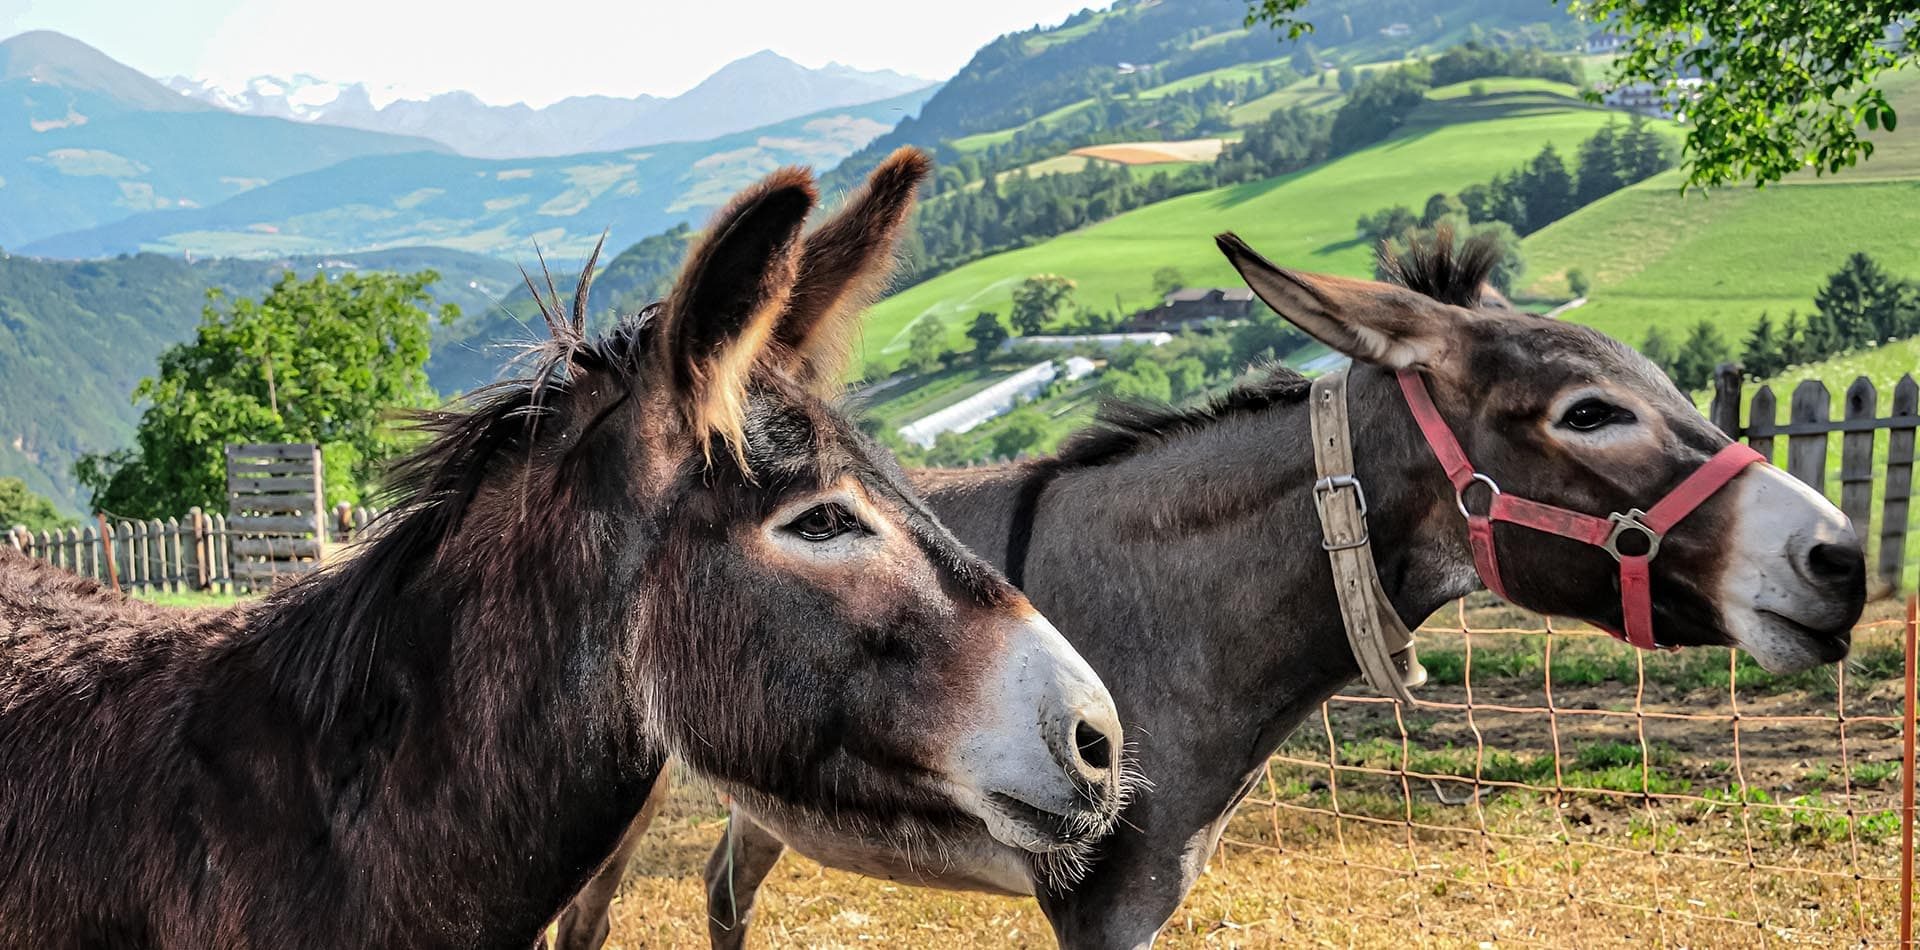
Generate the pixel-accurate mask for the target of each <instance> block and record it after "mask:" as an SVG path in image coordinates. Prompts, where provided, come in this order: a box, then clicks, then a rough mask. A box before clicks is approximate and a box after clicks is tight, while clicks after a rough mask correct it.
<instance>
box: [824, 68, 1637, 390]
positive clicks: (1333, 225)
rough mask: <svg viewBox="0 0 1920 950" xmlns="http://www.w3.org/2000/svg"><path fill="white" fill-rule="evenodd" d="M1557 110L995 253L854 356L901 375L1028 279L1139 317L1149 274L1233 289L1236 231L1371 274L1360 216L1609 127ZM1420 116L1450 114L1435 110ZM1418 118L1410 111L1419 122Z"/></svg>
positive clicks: (885, 325) (1322, 264)
mask: <svg viewBox="0 0 1920 950" xmlns="http://www.w3.org/2000/svg"><path fill="white" fill-rule="evenodd" d="M1557 101H1558V102H1559V103H1560V108H1559V109H1558V111H1551V112H1546V113H1540V112H1538V111H1536V107H1537V105H1538V104H1537V103H1535V102H1533V101H1532V100H1531V99H1528V100H1524V106H1521V107H1518V108H1521V109H1522V110H1523V111H1524V113H1525V114H1520V115H1513V116H1510V117H1507V118H1486V119H1483V120H1482V121H1477V122H1472V123H1468V124H1463V125H1451V126H1445V127H1432V128H1425V129H1423V130H1422V131H1417V132H1414V133H1412V134H1408V135H1402V136H1398V137H1395V138H1393V139H1390V140H1388V141H1386V142H1382V143H1380V144H1378V145H1375V146H1372V147H1370V148H1367V149H1364V150H1362V151H1360V152H1357V153H1355V154H1353V155H1350V156H1347V157H1345V158H1342V159H1340V160H1338V161H1334V162H1329V163H1326V164H1324V165H1320V166H1317V167H1314V168H1310V169H1307V170H1305V171H1302V172H1298V173H1296V174H1293V175H1288V176H1284V177H1281V178H1275V179H1270V180H1267V181H1261V182H1254V183H1249V184H1244V185H1235V186H1231V187H1226V188H1217V189H1213V190H1210V191H1203V192H1199V193H1196V194H1191V195H1184V196H1181V197H1178V198H1174V199H1171V200H1168V201H1163V202H1160V203H1158V204H1154V205H1149V206H1147V207H1145V208H1140V209H1138V210H1135V211H1132V212H1130V213H1128V214H1124V215H1120V216H1118V217H1116V218H1112V219H1109V220H1107V221H1103V222H1101V223H1099V224H1096V225H1093V226H1090V227H1087V228H1083V229H1081V230H1079V231H1075V232H1072V233H1069V234H1064V235H1061V236H1060V237H1057V238H1054V239H1052V240H1050V241H1047V242H1044V243H1042V244H1038V245H1034V246H1032V247H1027V248H1022V249H1019V250H1015V251H1009V252H1006V253H1003V254H996V255H993V256H991V257H987V258H983V259H981V260H979V261H975V262H973V263H971V264H968V265H966V266H965V267H961V268H958V269H956V270H953V271H950V272H948V273H946V274H942V275H940V276H939V277H936V278H934V279H932V280H929V281H926V282H925V283H922V284H919V285H916V286H913V287H910V288H907V289H906V290H904V291H902V292H900V293H898V294H895V295H894V296H892V297H889V298H888V299H886V300H884V301H882V302H881V303H879V304H878V305H876V306H875V307H874V308H873V309H872V311H871V312H870V313H869V315H868V317H867V322H866V326H865V331H864V338H863V343H862V351H861V352H862V357H863V359H864V360H865V364H866V369H867V371H868V373H869V374H878V373H881V372H884V371H886V370H887V369H890V368H891V367H893V366H895V365H897V364H898V363H899V361H900V359H901V358H902V357H903V356H904V355H905V353H906V329H907V327H908V326H910V325H911V324H912V323H913V322H914V321H915V320H918V319H919V318H920V317H921V316H923V315H927V314H932V315H933V316H935V317H937V318H938V319H940V320H941V321H943V322H944V323H945V324H946V325H947V327H948V332H949V336H950V339H951V341H952V345H954V346H956V347H962V346H964V344H965V341H964V338H963V336H962V331H963V330H964V328H965V326H966V325H967V324H968V323H970V322H971V321H972V319H973V316H974V314H975V313H977V312H979V311H982V310H990V311H994V312H996V313H1000V314H1005V313H1007V312H1008V311H1009V309H1010V308H1011V306H1012V292H1013V288H1014V287H1015V286H1016V285H1017V284H1019V283H1020V281H1022V280H1024V279H1025V278H1027V277H1029V276H1032V275H1034V274H1047V273H1053V274H1064V275H1066V276H1068V277H1071V278H1073V279H1074V280H1075V281H1077V282H1078V284H1079V291H1078V298H1079V300H1080V301H1081V302H1082V303H1083V304H1085V305H1088V306H1094V307H1103V308H1104V307H1108V306H1119V307H1121V308H1123V309H1124V308H1134V307H1140V306H1144V305H1146V304H1147V303H1149V302H1150V301H1151V300H1152V299H1153V297H1154V295H1153V291H1152V287H1151V283H1150V281H1149V279H1148V278H1149V275H1151V274H1152V273H1153V271H1154V270H1155V269H1157V268H1160V267H1166V266H1171V267H1176V268H1179V270H1180V271H1181V273H1182V275H1183V276H1184V277H1185V278H1186V280H1187V281H1188V282H1189V283H1190V284H1191V285H1194V286H1208V285H1219V286H1234V285H1236V284H1238V282H1239V278H1238V277H1237V276H1236V275H1235V274H1234V272H1233V269H1232V268H1231V267H1230V266H1229V265H1228V264H1227V263H1226V260H1225V259H1224V258H1222V257H1221V256H1220V253H1219V251H1217V250H1215V248H1214V246H1213V240H1212V236H1213V234H1214V233H1215V232H1218V231H1223V230H1229V229H1230V230H1235V231H1238V232H1240V234H1241V235H1242V236H1244V237H1246V238H1247V239H1248V240H1249V241H1251V242H1252V243H1253V245H1254V246H1255V247H1257V248H1259V249H1260V250H1261V251H1262V252H1264V253H1266V254H1267V255H1268V256H1269V257H1271V258H1273V259H1274V260H1275V261H1277V262H1280V263H1283V264H1286V265H1289V266H1293V267H1301V268H1306V269H1309V270H1320V271H1331V272H1336V273H1365V272H1367V270H1368V269H1369V266H1370V265H1369V261H1370V259H1371V254H1372V250H1371V248H1369V247H1368V246H1367V245H1366V243H1365V242H1363V241H1362V240H1360V239H1359V238H1358V237H1357V236H1356V235H1355V233H1354V219H1355V218H1356V217H1358V216H1359V215H1360V214H1363V213H1366V212H1370V211H1373V210H1375V209H1378V208H1381V207H1385V206H1387V205H1392V204H1407V205H1412V206H1418V205H1420V204H1422V203H1423V202H1425V201H1426V199H1427V196H1428V195H1431V194H1433V193H1434V192H1436V191H1454V190H1458V189H1460V188H1462V187H1464V186H1466V185H1469V184H1473V183H1474V182H1477V181H1484V180H1485V179H1487V178H1489V177H1491V176H1492V175H1494V174H1495V173H1498V172H1503V171H1506V170H1508V169H1511V168H1513V167H1514V166H1517V165H1519V164H1520V163H1522V162H1524V161H1526V160H1527V159H1528V158H1530V157H1532V155H1533V154H1534V153H1535V152H1537V151H1539V150H1540V147H1541V146H1542V145H1545V144H1546V143H1548V142H1552V143H1554V144H1556V145H1557V146H1558V147H1560V148H1561V150H1562V151H1568V150H1571V149H1573V148H1574V147H1575V146H1576V145H1577V144H1578V143H1579V142H1580V140H1582V139H1584V138H1586V137H1587V136H1589V135H1591V134H1593V132H1594V131H1595V130H1596V129H1598V128H1600V127H1601V126H1602V125H1605V124H1606V123H1607V122H1608V121H1609V120H1610V119H1612V118H1614V116H1613V114H1612V113H1609V112H1606V111H1603V110H1598V109H1593V108H1589V107H1587V106H1586V105H1585V104H1584V103H1581V102H1578V101H1576V100H1572V99H1567V98H1564V97H1557ZM1427 108H1433V109H1447V108H1457V106H1456V105H1455V104H1453V103H1447V102H1438V103H1433V104H1431V105H1430V106H1428V107H1427ZM1416 118H1418V113H1416Z"/></svg>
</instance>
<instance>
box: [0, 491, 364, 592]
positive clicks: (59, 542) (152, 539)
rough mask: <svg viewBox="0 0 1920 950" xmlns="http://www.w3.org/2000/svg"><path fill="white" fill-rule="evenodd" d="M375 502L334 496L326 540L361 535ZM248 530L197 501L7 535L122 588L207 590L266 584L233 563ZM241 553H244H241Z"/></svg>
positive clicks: (31, 552) (34, 552)
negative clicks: (170, 509)
mask: <svg viewBox="0 0 1920 950" xmlns="http://www.w3.org/2000/svg"><path fill="white" fill-rule="evenodd" d="M378 515H379V510H378V509H372V508H363V507H359V506H355V505H347V504H344V503H343V504H340V505H337V506H335V507H334V508H333V510H332V511H331V512H329V513H328V515H327V517H326V519H325V522H324V523H325V524H326V528H327V541H328V543H329V544H331V545H345V544H348V543H350V542H352V541H353V540H354V539H356V538H358V537H360V536H362V535H364V534H365V533H366V532H367V530H368V529H369V527H370V526H371V525H372V524H373V522H374V519H375V518H376V517H377V516H378ZM253 540H257V538H256V537H255V535H253V533H252V532H249V531H245V530H241V529H239V528H235V527H234V526H233V525H231V524H230V523H229V521H228V519H227V516H226V515H223V514H211V515H210V514H207V513H205V512H203V511H201V510H200V509H199V508H197V507H196V508H193V509H191V510H189V511H188V512H187V515H186V517H185V518H168V519H166V520H165V521H161V520H158V519H155V520H151V521H130V520H119V521H115V520H108V519H107V518H104V517H101V518H96V519H95V521H94V523H92V524H86V525H82V526H80V527H76V528H67V529H64V530H59V531H38V532H36V531H29V530H27V529H26V528H24V527H19V526H15V527H13V528H11V529H10V530H8V532H7V541H8V542H9V543H10V544H11V545H12V546H13V547H14V548H15V549H16V550H19V551H22V552H24V553H26V554H27V555H28V556H30V557H36V558H39V559H41V560H43V561H47V562H48V563H51V564H54V565H56V566H58V567H63V568H66V569H67V570H70V571H72V572H74V573H75V574H79V575H80V576H82V577H91V578H94V579H95V580H98V581H100V582H101V583H103V584H106V585H108V586H110V587H114V588H117V589H119V590H123V591H129V592H169V593H179V592H182V591H213V592H218V593H223V594H238V593H247V592H250V591H253V590H255V589H256V588H259V589H265V588H266V587H267V586H270V585H269V582H270V580H271V578H267V577H261V576H257V575H256V574H255V573H254V572H250V571H248V570H246V569H244V568H243V569H241V570H240V571H238V572H236V570H235V567H234V565H235V551H236V549H240V550H250V549H247V548H246V547H245V545H246V544H247V543H248V542H249V541H253ZM243 557H244V555H243Z"/></svg>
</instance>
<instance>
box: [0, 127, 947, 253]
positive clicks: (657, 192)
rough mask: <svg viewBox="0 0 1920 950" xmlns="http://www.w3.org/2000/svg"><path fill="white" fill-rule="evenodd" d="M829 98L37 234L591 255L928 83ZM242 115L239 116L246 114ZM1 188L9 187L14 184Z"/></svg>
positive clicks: (411, 162) (255, 192)
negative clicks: (690, 126)
mask: <svg viewBox="0 0 1920 950" xmlns="http://www.w3.org/2000/svg"><path fill="white" fill-rule="evenodd" d="M932 92H933V90H932V89H926V90H920V91H917V92H913V93H909V94H907V95H905V96H901V97H897V98H894V99H885V100H881V101H879V102H872V103H867V104H864V105H858V106H849V107H845V108H839V109H831V110H827V111H825V112H820V113H816V114H813V115H808V116H802V117H800V118H797V119H790V120H788V121H786V122H781V123H777V124H775V125H771V126H766V127H764V128H759V129H753V130H750V131H747V132H740V133H735V134H733V135H727V136H722V137H720V138H717V139H712V140H709V141H705V142H676V143H667V144H662V145H653V146H647V147H645V148H637V149H628V150H624V151H620V152H607V153H600V154H590V155H567V156H562V157H558V158H528V159H478V158H467V157H463V156H459V155H453V154H447V153H425V152H420V153H413V154H405V155H390V156H372V157H366V158H359V159H354V160H351V161H344V162H340V163H339V164H336V165H332V166H330V167H327V168H322V169H320V170H318V171H313V172H309V173H307V174H303V175H296V176H293V177H288V178H283V179H280V180H278V181H274V182H272V183H270V184H263V185H262V186H260V187H257V188H253V189H251V190H249V191H246V192H244V193H242V194H239V195H237V196H235V197H233V198H231V199H229V200H227V201H224V202H221V203H219V204H216V205H213V206H212V207H207V208H198V209H190V210H176V211H159V212H152V213H148V214H142V215H138V216H135V217H132V218H129V219H127V220H124V221H119V222H116V223H114V224H110V225H106V226H104V227H99V228H94V229H91V230H86V231H77V232H74V233H69V234H64V235H60V236H58V237H54V238H49V239H46V240H42V241H37V242H34V243H32V244H29V245H27V246H26V248H25V249H26V250H27V251H29V252H30V253H34V254H41V255H45V256H50V257H65V258H79V257H100V256H105V255H110V254H118V253H126V252H129V251H139V250H145V251H159V252H163V253H174V254H179V253H192V254H196V255H202V256H265V255H281V254H317V253H332V252H340V251H354V250H372V249H379V248H386V247H405V246H415V245H437V246H441V247H449V248H453V249H456V250H462V251H469V252H473V253H480V254H499V255H503V256H507V257H509V258H512V257H519V256H526V255H527V254H528V253H529V252H530V251H531V249H532V247H533V245H534V243H536V242H537V243H539V244H540V245H541V246H542V247H544V248H546V249H547V250H548V251H549V252H557V253H562V254H573V255H584V254H585V253H586V251H587V250H588V249H589V248H591V247H592V246H593V243H594V242H595V241H596V240H598V239H599V237H600V235H601V233H602V232H603V231H606V230H609V229H610V230H611V231H612V236H611V237H610V239H609V240H610V242H611V243H612V246H614V247H622V246H625V245H626V244H629V243H632V242H634V241H637V240H639V239H640V238H642V237H644V236H646V235H648V234H652V233H655V232H658V231H661V230H663V229H665V228H667V227H669V226H671V225H673V224H676V223H679V222H681V221H686V220H689V219H693V220H698V219H699V218H701V217H703V216H704V215H705V214H706V213H707V212H708V211H710V210H711V209H713V208H715V207H718V206H719V205H720V204H721V203H722V202H723V201H725V200H726V198H727V196H729V195H731V194H732V193H733V192H734V191H736V190H738V189H739V188H741V187H742V186H744V185H746V184H748V183H750V182H751V181H753V180H754V179H756V178H758V177H760V176H761V175H764V174H766V173H767V172H769V171H772V170H773V169H775V168H778V167H780V166H782V165H787V164H808V165H816V166H821V167H826V166H830V165H832V164H834V163H836V162H838V161H839V160H840V159H841V158H842V157H844V156H845V155H847V154H848V153H850V152H852V151H853V150H854V149H856V148H858V147H859V146H861V145H862V144H864V143H866V142H867V141H868V140H870V139H872V138H873V137H874V136H875V135H878V134H880V133H881V132H884V131H885V130H886V129H887V128H888V127H889V126H890V125H891V124H892V123H893V122H894V121H897V120H898V119H899V117H900V116H901V115H902V114H903V113H906V114H910V113H911V112H913V110H914V109H916V108H918V107H919V105H920V103H922V102H924V101H925V100H926V98H927V97H928V96H929V95H931V94H932ZM235 118H238V117H235ZM4 193H5V192H4V191H0V194H4Z"/></svg>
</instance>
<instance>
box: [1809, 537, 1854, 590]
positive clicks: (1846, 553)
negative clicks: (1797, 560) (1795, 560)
mask: <svg viewBox="0 0 1920 950" xmlns="http://www.w3.org/2000/svg"><path fill="white" fill-rule="evenodd" d="M1807 568H1808V569H1809V570H1810V571H1812V572H1813V575H1814V576H1815V577H1817V578H1819V579H1821V580H1828V581H1850V580H1852V579H1854V578H1855V577H1857V576H1860V575H1862V574H1864V573H1866V569H1867V561H1866V555H1865V554H1864V553H1863V552H1862V551H1861V550H1860V545H1858V544H1816V545H1814V546H1813V549H1812V550H1810V551H1808V552H1807Z"/></svg>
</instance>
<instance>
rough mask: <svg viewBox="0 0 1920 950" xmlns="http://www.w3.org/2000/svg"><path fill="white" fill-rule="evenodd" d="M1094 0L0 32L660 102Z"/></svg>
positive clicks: (399, 84)
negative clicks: (723, 71)
mask: <svg viewBox="0 0 1920 950" xmlns="http://www.w3.org/2000/svg"><path fill="white" fill-rule="evenodd" d="M1105 2H1106V0H965V2H959V3H955V2H951V0H945V2H929V0H805V2H792V0H693V2H687V0H566V2H561V3H538V2H536V3H528V2H526V0H464V2H459V3H454V2H447V0H438V2H434V0H0V38H4V37H7V36H12V35H13V34H15V33H19V32H21V31H24V30H34V29H46V30H58V31H59V32H62V33H65V34H67V35H69V36H72V37H74V38H76V39H79V40H81V41H83V42H85V43H88V44H90V45H92V46H94V47H97V48H99V49H100V50H101V51H103V52H105V53H106V54H107V55H109V56H112V57H113V58H114V59H117V60H119V61H121V62H123V63H126V64H127V65H129V66H132V67H134V68H135V69H138V70H140V71H142V72H145V73H147V74H149V75H153V76H158V77H162V78H165V77H168V76H176V75H179V76H189V77H193V78H196V79H209V80H213V81H215V82H217V83H221V84H223V85H228V86H235V85H238V84H239V83H241V82H243V81H245V80H246V79H247V78H249V77H252V76H257V75H282V76H284V75H290V74H293V73H310V74H312V75H314V76H317V77H320V78H321V79H327V80H333V81H338V82H365V83H367V84H368V85H369V86H370V87H374V88H376V89H387V90H392V91H394V92H397V93H400V94H405V95H409V96H419V95H425V94H430V93H434V92H445V91H449V90H453V89H464V90H467V91H469V92H472V93H474V94H475V95H478V96H479V97H480V98H481V99H483V100H486V101H488V102H492V103H499V104H504V103H510V102H521V101H524V102H527V103H529V104H531V105H535V106H540V105H545V104H547V103H550V102H552V101H554V100H557V99H562V98H565V97H567V96H572V95H589V94H602V95H616V96H632V95H637V94H639V93H651V94H653V95H661V96H670V95H675V94H678V93H681V92H685V91H686V90H687V89H689V88H692V87H693V85H694V84H696V83H698V82H699V81H700V80H701V79H703V78H705V77H706V76H707V75H708V74H710V73H712V72H713V71H714V70H716V69H718V68H720V67H721V66H723V65H725V64H727V63H729V62H731V61H733V60H735V59H739V58H740V57H742V56H747V55H750V54H752V53H755V52H758V51H759V50H762V49H771V50H773V51H774V52H777V53H780V54H781V55H783V56H786V57H787V58H789V59H793V60H795V61H797V62H799V63H801V64H803V65H806V66H815V67H817V66H823V65H826V64H827V63H828V62H839V63H844V64H846V65H849V66H857V67H860V68H862V69H894V70H898V71H900V72H903V73H909V74H912V75H916V76H924V77H927V78H930V79H945V78H947V77H948V76H951V75H952V74H953V73H954V72H955V71H956V70H958V69H959V68H960V67H961V66H962V65H964V64H965V63H966V61H967V60H968V59H969V58H971V57H972V55H973V52H974V51H975V50H976V49H978V48H980V47H981V46H982V45H985V44H986V42H987V41H989V40H991V39H993V38H994V37H995V36H998V35H1000V34H1002V33H1007V32H1011V31H1013V30H1021V29H1026V28H1027V27H1030V26H1033V25H1034V24H1036V23H1044V24H1054V23H1058V22H1060V21H1061V20H1063V19H1065V18H1066V17H1067V16H1068V15H1070V14H1072V13H1073V12H1074V11H1076V10H1078V9H1081V8H1082V7H1086V6H1089V5H1096V6H1104V5H1105Z"/></svg>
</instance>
